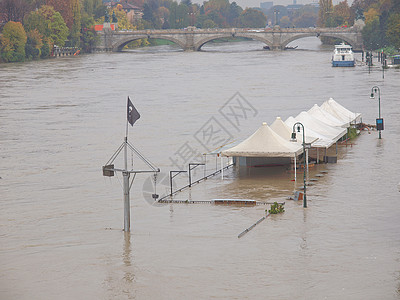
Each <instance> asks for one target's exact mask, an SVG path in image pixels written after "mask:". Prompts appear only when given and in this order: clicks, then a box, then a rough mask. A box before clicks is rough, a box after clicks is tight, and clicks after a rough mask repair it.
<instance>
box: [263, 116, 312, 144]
mask: <svg viewBox="0 0 400 300" xmlns="http://www.w3.org/2000/svg"><path fill="white" fill-rule="evenodd" d="M294 123H296V122H294ZM294 123H293V124H294ZM270 128H271V129H272V130H273V131H275V132H276V133H277V134H279V135H280V136H281V137H282V138H283V139H284V140H286V141H290V140H291V138H292V132H293V125H292V127H290V126H288V125H287V124H286V123H285V122H283V121H282V119H281V117H277V118H276V119H275V121H274V122H273V123H272V124H271V126H270ZM305 140H306V143H309V144H311V143H313V142H315V141H317V140H318V137H313V136H311V135H306V136H305ZM297 143H298V144H300V145H301V146H303V135H302V134H301V135H298V136H297Z"/></svg>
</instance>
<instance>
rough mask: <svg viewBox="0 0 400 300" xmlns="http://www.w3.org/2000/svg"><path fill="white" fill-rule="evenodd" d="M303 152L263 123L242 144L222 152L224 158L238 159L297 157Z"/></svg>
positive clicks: (295, 144)
mask: <svg viewBox="0 0 400 300" xmlns="http://www.w3.org/2000/svg"><path fill="white" fill-rule="evenodd" d="M302 152H303V147H302V146H301V145H299V144H297V143H292V142H289V141H286V140H285V139H283V138H282V137H281V136H279V135H278V134H277V133H275V132H274V131H273V130H272V129H271V128H270V127H269V126H268V125H267V123H263V124H262V126H261V127H260V128H258V129H257V131H256V132H255V133H253V134H252V135H251V136H250V137H248V138H247V139H246V140H244V141H243V142H242V143H240V144H238V145H236V146H234V147H232V148H230V149H228V150H225V151H222V152H221V154H222V155H223V156H231V157H232V156H236V157H296V156H298V155H299V154H301V153H302Z"/></svg>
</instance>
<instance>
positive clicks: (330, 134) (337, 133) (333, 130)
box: [296, 111, 347, 142]
mask: <svg viewBox="0 0 400 300" xmlns="http://www.w3.org/2000/svg"><path fill="white" fill-rule="evenodd" d="M296 119H297V120H298V121H299V122H301V123H302V124H303V125H304V126H306V127H309V128H310V129H312V130H314V131H316V132H318V133H320V134H322V135H325V136H326V137H327V138H329V139H331V140H333V141H335V142H336V141H338V140H339V139H340V138H341V137H342V136H344V135H345V134H346V133H347V130H346V129H345V128H339V127H332V126H329V125H328V124H326V123H324V122H322V121H320V120H318V119H317V118H315V117H313V116H312V115H310V114H309V113H308V112H306V111H302V112H301V113H299V114H298V115H297V116H296Z"/></svg>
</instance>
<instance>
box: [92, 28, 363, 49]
mask: <svg viewBox="0 0 400 300" xmlns="http://www.w3.org/2000/svg"><path fill="white" fill-rule="evenodd" d="M105 28H106V27H105ZM99 36H100V43H99V45H98V46H97V48H96V50H97V51H122V49H123V48H124V47H125V46H126V45H127V44H128V43H130V42H132V41H134V40H137V39H145V38H148V39H150V38H151V39H165V40H169V41H171V42H173V43H175V44H177V45H178V46H179V47H181V48H182V49H183V50H185V51H199V50H200V49H201V47H202V46H203V45H204V44H206V43H208V42H210V41H212V40H216V39H220V38H230V37H244V38H250V39H253V40H258V41H261V42H262V43H264V44H265V45H266V46H268V47H269V48H270V49H271V50H284V49H285V48H286V46H287V45H288V44H289V43H290V42H293V41H295V40H297V39H301V38H304V37H310V36H315V37H320V36H326V37H333V38H337V39H341V40H343V41H345V42H347V43H348V44H350V45H352V46H353V49H354V50H362V46H363V41H362V35H361V31H360V30H359V29H358V28H345V29H344V28H280V27H279V26H276V27H274V28H265V29H264V28H263V29H243V28H231V29H197V28H195V27H189V28H188V29H167V30H137V31H123V30H120V31H113V30H111V29H110V28H106V29H104V30H103V31H101V32H99Z"/></svg>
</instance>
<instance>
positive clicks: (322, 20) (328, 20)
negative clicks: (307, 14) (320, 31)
mask: <svg viewBox="0 0 400 300" xmlns="http://www.w3.org/2000/svg"><path fill="white" fill-rule="evenodd" d="M332 14H333V4H332V0H319V12H318V20H317V25H318V26H319V27H333V26H334V22H333V16H332Z"/></svg>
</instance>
